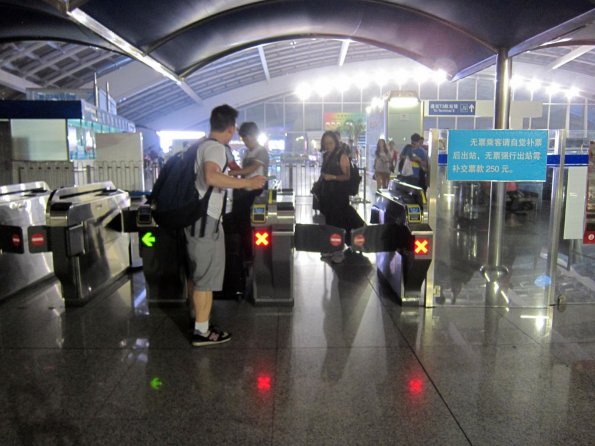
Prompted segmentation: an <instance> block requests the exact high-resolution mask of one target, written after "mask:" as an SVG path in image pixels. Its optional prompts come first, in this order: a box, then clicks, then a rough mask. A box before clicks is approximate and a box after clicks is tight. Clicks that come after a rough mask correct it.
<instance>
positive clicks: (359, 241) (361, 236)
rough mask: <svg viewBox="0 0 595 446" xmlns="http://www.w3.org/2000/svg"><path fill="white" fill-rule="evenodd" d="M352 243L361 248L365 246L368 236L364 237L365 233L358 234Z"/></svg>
mask: <svg viewBox="0 0 595 446" xmlns="http://www.w3.org/2000/svg"><path fill="white" fill-rule="evenodd" d="M351 243H352V244H353V245H355V246H358V247H360V248H361V247H363V246H364V243H366V237H364V234H356V235H354V236H353V237H352V242H351Z"/></svg>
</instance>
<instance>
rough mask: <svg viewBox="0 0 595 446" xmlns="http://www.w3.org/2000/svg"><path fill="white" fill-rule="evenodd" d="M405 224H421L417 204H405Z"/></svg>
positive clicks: (419, 208)
mask: <svg viewBox="0 0 595 446" xmlns="http://www.w3.org/2000/svg"><path fill="white" fill-rule="evenodd" d="M405 209H406V211H407V223H421V222H422V211H421V207H420V206H419V205H418V204H407V205H406V208H405Z"/></svg>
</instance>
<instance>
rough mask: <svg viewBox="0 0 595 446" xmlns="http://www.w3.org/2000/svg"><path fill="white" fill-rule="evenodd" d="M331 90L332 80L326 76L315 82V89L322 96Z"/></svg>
mask: <svg viewBox="0 0 595 446" xmlns="http://www.w3.org/2000/svg"><path fill="white" fill-rule="evenodd" d="M331 90H332V86H331V82H330V81H329V80H328V79H327V78H326V77H322V78H320V79H318V80H317V81H316V82H315V83H314V91H315V92H316V94H317V95H318V96H320V97H321V98H323V97H325V96H326V95H327V94H329V93H330V91H331Z"/></svg>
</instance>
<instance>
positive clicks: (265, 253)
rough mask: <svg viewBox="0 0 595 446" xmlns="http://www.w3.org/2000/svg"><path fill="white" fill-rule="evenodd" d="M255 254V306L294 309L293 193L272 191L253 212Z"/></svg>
mask: <svg viewBox="0 0 595 446" xmlns="http://www.w3.org/2000/svg"><path fill="white" fill-rule="evenodd" d="M251 220H252V233H253V239H252V243H253V246H252V248H253V253H254V261H253V265H252V274H251V279H252V280H251V285H252V296H251V298H252V301H253V302H254V305H256V306H264V305H275V306H293V304H294V300H293V251H294V249H293V235H294V223H295V196H294V192H293V189H276V190H273V189H269V190H265V191H264V192H263V193H262V194H261V195H260V196H259V197H257V198H256V200H255V202H254V204H253V205H252V209H251Z"/></svg>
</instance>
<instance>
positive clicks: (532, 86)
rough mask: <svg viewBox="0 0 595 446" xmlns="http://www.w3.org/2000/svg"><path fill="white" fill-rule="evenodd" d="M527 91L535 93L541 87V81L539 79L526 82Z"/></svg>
mask: <svg viewBox="0 0 595 446" xmlns="http://www.w3.org/2000/svg"><path fill="white" fill-rule="evenodd" d="M526 86H527V90H529V91H530V92H531V93H535V92H536V91H537V90H539V87H540V86H541V81H540V80H539V79H535V78H533V79H531V80H530V81H527V84H526Z"/></svg>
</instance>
